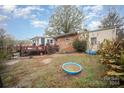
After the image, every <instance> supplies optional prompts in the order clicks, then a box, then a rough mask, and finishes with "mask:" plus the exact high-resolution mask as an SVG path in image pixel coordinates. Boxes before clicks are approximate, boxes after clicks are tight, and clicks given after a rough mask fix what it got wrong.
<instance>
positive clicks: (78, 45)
mask: <svg viewBox="0 0 124 93" xmlns="http://www.w3.org/2000/svg"><path fill="white" fill-rule="evenodd" d="M73 47H74V48H75V49H76V50H77V51H78V52H85V50H86V47H87V42H86V40H79V39H76V40H75V41H74V42H73Z"/></svg>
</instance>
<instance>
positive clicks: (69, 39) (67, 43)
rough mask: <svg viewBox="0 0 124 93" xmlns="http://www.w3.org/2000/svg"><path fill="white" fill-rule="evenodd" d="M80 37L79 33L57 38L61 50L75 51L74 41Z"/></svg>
mask: <svg viewBox="0 0 124 93" xmlns="http://www.w3.org/2000/svg"><path fill="white" fill-rule="evenodd" d="M76 38H78V35H70V36H64V37H60V38H58V39H57V42H56V43H57V45H59V51H60V52H73V51H75V49H74V48H73V41H74V40H75V39H76Z"/></svg>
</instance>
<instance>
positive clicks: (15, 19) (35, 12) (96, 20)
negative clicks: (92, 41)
mask: <svg viewBox="0 0 124 93" xmlns="http://www.w3.org/2000/svg"><path fill="white" fill-rule="evenodd" d="M56 7H57V6H54V5H41V6H39V5H36V6H35V5H17V6H16V5H0V28H4V29H5V30H6V31H7V33H8V34H11V35H12V36H13V37H14V38H15V39H18V40H24V39H31V38H32V37H34V36H42V35H44V33H45V32H44V31H45V28H46V27H47V26H48V24H49V18H50V16H51V15H52V14H53V12H54V10H55V8H56ZM77 7H78V8H79V9H80V11H82V12H83V14H84V15H85V20H84V21H83V22H82V28H83V27H85V28H87V29H89V30H91V31H92V30H95V29H98V26H99V25H100V24H101V23H100V20H101V19H102V18H103V17H104V16H106V15H107V13H108V10H109V8H111V7H114V8H115V9H116V10H117V12H118V13H119V14H120V16H121V17H122V16H124V14H123V13H124V6H121V5H118V6H103V5H93V6H91V5H81V6H79V5H78V6H77Z"/></svg>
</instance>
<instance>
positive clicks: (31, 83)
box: [2, 54, 106, 88]
mask: <svg viewBox="0 0 124 93" xmlns="http://www.w3.org/2000/svg"><path fill="white" fill-rule="evenodd" d="M57 55H58V54H54V55H49V56H44V57H33V58H32V59H29V58H27V59H21V60H20V62H18V63H16V64H14V65H11V66H7V67H6V69H5V70H4V72H3V74H2V79H3V83H4V86H5V87H64V88H65V87H79V88H80V87H106V82H104V81H102V73H103V71H104V66H103V65H102V64H100V63H99V61H98V60H99V58H98V56H89V55H86V54H59V56H57ZM48 58H49V59H52V60H51V62H50V63H48V64H44V63H43V62H42V60H43V59H48ZM67 61H74V62H77V63H79V64H81V65H82V67H83V71H82V72H81V73H80V74H77V75H68V74H66V73H65V72H63V70H62V68H61V66H62V64H63V63H64V62H67Z"/></svg>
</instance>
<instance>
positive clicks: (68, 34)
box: [55, 32, 78, 39]
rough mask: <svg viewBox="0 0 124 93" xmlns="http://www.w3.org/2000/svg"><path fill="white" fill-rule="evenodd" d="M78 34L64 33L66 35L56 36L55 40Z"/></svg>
mask: <svg viewBox="0 0 124 93" xmlns="http://www.w3.org/2000/svg"><path fill="white" fill-rule="evenodd" d="M77 34H78V32H71V33H66V34H62V35H58V36H56V37H55V38H56V39H57V38H62V37H65V36H72V35H77Z"/></svg>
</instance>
